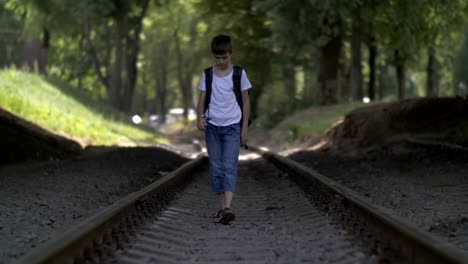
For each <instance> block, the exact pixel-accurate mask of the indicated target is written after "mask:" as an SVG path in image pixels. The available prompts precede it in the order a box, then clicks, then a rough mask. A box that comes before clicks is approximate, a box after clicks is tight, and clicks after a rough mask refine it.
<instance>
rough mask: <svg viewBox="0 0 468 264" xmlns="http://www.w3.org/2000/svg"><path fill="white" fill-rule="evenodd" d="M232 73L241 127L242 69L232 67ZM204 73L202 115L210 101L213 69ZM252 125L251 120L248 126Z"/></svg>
mask: <svg viewBox="0 0 468 264" xmlns="http://www.w3.org/2000/svg"><path fill="white" fill-rule="evenodd" d="M232 70H233V73H232V82H233V84H234V94H235V96H236V100H237V104H238V105H239V107H240V110H241V114H242V117H241V121H240V122H241V123H240V124H241V127H242V125H243V118H244V103H243V102H242V91H241V77H242V68H241V67H240V66H237V65H234V66H233V69H232ZM204 72H205V86H206V91H205V92H206V97H205V109H204V110H203V113H205V112H206V110H207V109H208V108H209V105H210V101H211V83H212V82H213V67H210V68H206V69H205V70H204ZM250 124H252V120H250V119H249V122H248V126H250Z"/></svg>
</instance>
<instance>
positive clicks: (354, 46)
mask: <svg viewBox="0 0 468 264" xmlns="http://www.w3.org/2000/svg"><path fill="white" fill-rule="evenodd" d="M356 13H357V14H356V15H355V16H354V19H353V25H352V28H353V29H352V30H353V33H352V37H351V91H352V98H353V101H361V100H362V97H363V88H362V65H361V60H362V54H361V43H362V36H361V35H362V33H361V18H360V17H359V12H356Z"/></svg>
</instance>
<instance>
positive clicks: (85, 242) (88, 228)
mask: <svg viewBox="0 0 468 264" xmlns="http://www.w3.org/2000/svg"><path fill="white" fill-rule="evenodd" d="M206 160H207V158H206V156H203V155H200V156H199V157H198V158H196V159H195V160H193V161H190V162H188V163H186V164H184V165H183V166H181V167H180V168H178V169H177V170H175V171H173V172H171V173H169V174H168V175H166V176H164V177H163V178H161V179H159V180H157V181H155V182H154V183H152V184H150V185H148V186H146V187H144V188H143V189H141V190H139V191H137V192H134V193H131V194H129V195H128V196H126V197H124V198H122V199H121V200H119V201H117V202H116V203H114V204H113V205H111V206H110V207H107V208H106V209H105V210H104V211H101V212H99V213H97V214H96V215H94V216H91V217H89V218H88V219H86V220H85V221H83V222H81V223H79V224H78V225H76V226H74V227H72V228H71V229H69V230H67V231H66V232H64V233H63V234H60V235H57V236H55V237H54V238H52V239H51V240H49V241H48V242H46V243H44V244H42V245H40V246H39V247H37V248H36V249H34V250H32V251H31V252H30V253H28V254H26V255H25V256H23V257H22V258H20V259H19V260H18V261H17V262H15V263H24V264H26V263H27V264H34V263H60V264H62V263H80V262H91V263H101V262H105V260H106V258H107V256H109V255H110V254H112V253H113V252H114V251H115V250H118V249H122V248H123V247H124V245H125V244H126V243H127V242H128V240H129V238H130V237H131V236H132V235H133V234H134V230H135V228H136V227H138V226H140V225H141V224H144V223H145V222H146V221H148V220H149V219H151V218H152V217H154V213H155V212H157V211H159V210H161V209H162V208H163V207H164V206H165V204H166V203H167V202H168V201H169V200H171V199H172V196H173V194H174V193H175V189H177V188H179V187H180V186H182V185H185V184H188V182H190V177H191V175H192V171H193V170H194V169H195V168H197V167H199V166H201V165H202V164H203V163H204V162H206Z"/></svg>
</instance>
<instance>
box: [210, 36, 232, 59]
mask: <svg viewBox="0 0 468 264" xmlns="http://www.w3.org/2000/svg"><path fill="white" fill-rule="evenodd" d="M211 52H212V53H213V54H216V55H223V54H226V53H229V54H232V45H231V37H229V36H227V35H217V36H216V37H214V38H213V40H212V41H211Z"/></svg>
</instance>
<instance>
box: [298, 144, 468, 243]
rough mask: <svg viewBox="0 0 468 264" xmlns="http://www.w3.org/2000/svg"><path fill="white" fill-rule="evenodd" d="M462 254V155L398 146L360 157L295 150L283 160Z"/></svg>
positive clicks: (465, 231)
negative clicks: (309, 170)
mask: <svg viewBox="0 0 468 264" xmlns="http://www.w3.org/2000/svg"><path fill="white" fill-rule="evenodd" d="M289 158H292V159H294V160H296V161H298V162H300V163H302V164H304V165H306V166H308V167H310V168H312V169H315V170H316V171H318V172H319V173H321V174H323V175H325V176H327V177H330V178H331V179H333V180H336V181H338V182H339V183H341V184H343V185H345V186H347V187H348V188H350V189H352V190H354V191H357V192H358V193H360V194H362V195H363V196H365V197H367V198H368V199H369V200H370V201H372V202H373V203H375V204H378V205H381V206H384V207H386V208H389V209H391V210H393V211H394V212H395V213H396V214H398V215H399V216H402V217H404V218H406V219H408V220H409V221H411V222H412V223H414V224H415V225H417V226H418V227H421V228H423V229H425V230H427V231H429V232H432V233H433V234H435V235H437V236H438V237H441V238H443V239H444V240H446V241H449V242H451V243H453V244H455V245H457V246H459V247H461V248H463V249H465V250H468V151H467V150H466V149H463V148H449V147H447V146H443V145H422V144H417V143H409V142H406V143H398V144H394V145H391V146H388V147H385V148H383V149H381V150H379V151H374V152H372V153H369V154H367V155H365V156H361V157H350V156H344V155H340V154H336V153H335V154H332V153H328V152H316V151H301V152H297V153H295V154H292V155H290V156H289Z"/></svg>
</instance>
